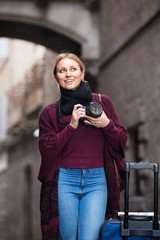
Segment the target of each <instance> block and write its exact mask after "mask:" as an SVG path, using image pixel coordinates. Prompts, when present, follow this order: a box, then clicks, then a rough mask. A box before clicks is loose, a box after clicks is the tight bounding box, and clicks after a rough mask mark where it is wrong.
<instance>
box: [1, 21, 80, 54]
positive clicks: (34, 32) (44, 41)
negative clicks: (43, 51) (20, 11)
mask: <svg viewBox="0 0 160 240" xmlns="http://www.w3.org/2000/svg"><path fill="white" fill-rule="evenodd" d="M0 37H8V38H18V39H22V40H27V41H31V42H34V43H37V44H41V45H43V46H45V47H47V48H49V49H51V50H53V51H56V52H61V51H63V50H65V51H66V50H67V51H71V52H74V53H76V54H77V55H80V53H81V44H80V43H78V42H77V41H75V40H73V39H71V38H69V37H68V36H65V35H64V34H61V33H59V32H57V31H55V30H53V29H51V28H49V27H47V26H45V25H44V24H39V23H36V22H33V21H32V22H30V21H24V20H23V19H21V18H19V19H18V20H17V19H14V18H11V17H10V18H8V19H5V18H4V19H3V18H2V16H1V18H0Z"/></svg>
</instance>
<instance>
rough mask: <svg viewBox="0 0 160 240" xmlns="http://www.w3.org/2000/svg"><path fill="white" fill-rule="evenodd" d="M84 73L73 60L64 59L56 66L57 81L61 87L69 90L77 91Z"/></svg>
mask: <svg viewBox="0 0 160 240" xmlns="http://www.w3.org/2000/svg"><path fill="white" fill-rule="evenodd" d="M83 78H84V72H82V70H81V68H80V65H79V64H78V63H77V62H76V61H75V60H73V59H71V58H67V57H66V58H63V59H62V60H60V61H59V62H58V64H57V66H56V80H57V82H58V83H59V85H60V86H61V87H62V88H64V89H67V90H75V89H76V88H78V87H79V85H80V83H81V81H82V79H83Z"/></svg>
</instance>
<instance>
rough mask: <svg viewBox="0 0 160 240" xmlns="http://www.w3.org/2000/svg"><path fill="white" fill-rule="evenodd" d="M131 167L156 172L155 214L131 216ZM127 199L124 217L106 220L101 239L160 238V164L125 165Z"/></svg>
mask: <svg viewBox="0 0 160 240" xmlns="http://www.w3.org/2000/svg"><path fill="white" fill-rule="evenodd" d="M131 169H137V170H146V169H148V170H153V172H154V216H153V219H152V218H151V217H147V216H146V217H145V216H144V217H141V216H131V217H129V214H128V211H129V175H130V171H131ZM125 173H126V182H125V199H124V210H125V214H124V219H123V220H122V221H117V220H114V219H111V220H108V221H106V222H105V223H104V224H103V226H102V227H101V233H100V240H108V239H110V240H151V239H155V240H160V224H159V222H158V173H159V166H158V164H156V163H126V165H125Z"/></svg>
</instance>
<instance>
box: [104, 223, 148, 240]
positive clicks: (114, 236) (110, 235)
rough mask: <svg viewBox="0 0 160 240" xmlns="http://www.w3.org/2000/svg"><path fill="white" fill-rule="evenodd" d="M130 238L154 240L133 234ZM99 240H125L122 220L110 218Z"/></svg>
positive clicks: (134, 239)
mask: <svg viewBox="0 0 160 240" xmlns="http://www.w3.org/2000/svg"><path fill="white" fill-rule="evenodd" d="M128 239H129V240H152V238H151V237H143V236H132V237H129V238H128ZM99 240H123V237H122V236H121V222H120V221H118V220H115V219H110V220H108V221H106V222H105V223H104V224H103V225H102V227H101V232H100V239H99Z"/></svg>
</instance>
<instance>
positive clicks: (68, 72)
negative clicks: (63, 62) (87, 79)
mask: <svg viewBox="0 0 160 240" xmlns="http://www.w3.org/2000/svg"><path fill="white" fill-rule="evenodd" d="M66 76H67V77H68V76H71V72H70V70H69V69H68V70H67V71H66Z"/></svg>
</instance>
